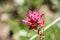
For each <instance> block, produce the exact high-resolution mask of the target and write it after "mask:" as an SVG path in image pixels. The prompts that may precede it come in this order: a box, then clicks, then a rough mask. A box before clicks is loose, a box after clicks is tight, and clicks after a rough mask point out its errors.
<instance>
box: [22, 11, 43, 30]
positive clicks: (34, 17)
mask: <svg viewBox="0 0 60 40" xmlns="http://www.w3.org/2000/svg"><path fill="white" fill-rule="evenodd" d="M28 13H29V14H28V16H27V17H26V19H25V20H23V22H25V23H27V24H28V25H29V26H30V27H29V29H30V30H31V29H34V28H35V27H37V26H40V27H41V26H43V25H44V20H42V17H43V15H44V14H43V13H38V12H37V11H36V10H34V11H31V10H29V12H28Z"/></svg>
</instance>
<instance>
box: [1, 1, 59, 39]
mask: <svg viewBox="0 0 60 40" xmlns="http://www.w3.org/2000/svg"><path fill="white" fill-rule="evenodd" d="M28 10H32V11H33V10H37V11H38V12H43V13H44V17H43V19H44V20H45V24H44V27H46V26H47V25H48V24H50V23H52V22H53V21H54V20H56V19H57V18H58V17H60V0H0V40H29V39H30V38H31V37H32V36H34V35H35V34H36V32H34V31H33V30H29V29H28V28H29V27H28V25H27V24H26V23H24V22H22V20H23V19H24V18H25V16H26V15H28ZM44 34H45V38H44V40H60V21H58V22H57V23H55V24H54V25H53V26H52V27H50V28H49V29H48V30H46V31H45V32H44ZM33 40H38V37H36V38H35V39H33Z"/></svg>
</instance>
